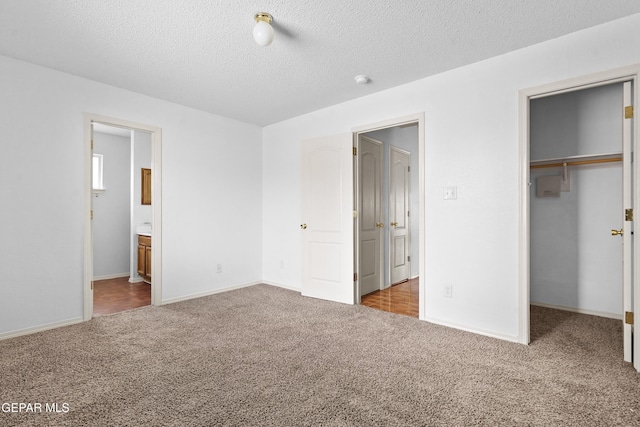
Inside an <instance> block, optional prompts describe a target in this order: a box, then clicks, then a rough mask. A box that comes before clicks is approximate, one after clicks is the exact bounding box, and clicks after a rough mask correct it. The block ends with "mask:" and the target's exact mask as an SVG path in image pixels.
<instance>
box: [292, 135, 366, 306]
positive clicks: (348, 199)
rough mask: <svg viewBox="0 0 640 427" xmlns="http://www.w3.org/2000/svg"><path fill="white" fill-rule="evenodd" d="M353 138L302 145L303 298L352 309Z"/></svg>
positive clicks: (306, 142)
mask: <svg viewBox="0 0 640 427" xmlns="http://www.w3.org/2000/svg"><path fill="white" fill-rule="evenodd" d="M352 144H353V142H352V135H351V134H343V135H336V136H329V137H323V138H316V139H312V140H306V141H302V147H301V152H302V159H301V160H302V161H301V167H302V171H301V172H302V176H301V178H302V179H301V181H302V197H301V198H302V210H301V213H302V222H301V225H300V227H301V233H302V295H304V296H309V297H314V298H321V299H326V300H330V301H336V302H342V303H347V304H353V303H354V288H353V287H354V277H353V275H354V267H353V245H354V239H353V188H354V187H353V149H352V147H353V145H352Z"/></svg>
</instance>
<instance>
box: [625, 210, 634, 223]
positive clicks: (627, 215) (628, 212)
mask: <svg viewBox="0 0 640 427" xmlns="http://www.w3.org/2000/svg"><path fill="white" fill-rule="evenodd" d="M624 220H625V221H633V209H625V210H624Z"/></svg>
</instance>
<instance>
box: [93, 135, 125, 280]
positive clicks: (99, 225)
mask: <svg viewBox="0 0 640 427" xmlns="http://www.w3.org/2000/svg"><path fill="white" fill-rule="evenodd" d="M93 144H94V145H93V152H94V153H95V154H102V161H103V184H104V187H105V188H106V191H105V192H104V193H101V194H95V195H94V196H93V278H94V280H100V279H101V278H110V277H115V276H122V275H127V274H128V273H129V260H130V256H131V254H130V244H129V242H130V237H129V233H130V228H131V227H130V224H129V222H130V219H129V218H130V212H131V206H130V203H131V138H129V137H123V136H117V135H109V134H105V133H99V132H94V134H93Z"/></svg>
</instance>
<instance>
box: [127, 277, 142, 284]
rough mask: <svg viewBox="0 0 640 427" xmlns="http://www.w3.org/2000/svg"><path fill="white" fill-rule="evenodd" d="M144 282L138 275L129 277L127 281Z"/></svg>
mask: <svg viewBox="0 0 640 427" xmlns="http://www.w3.org/2000/svg"><path fill="white" fill-rule="evenodd" d="M140 282H144V279H143V278H142V277H140V276H138V277H129V283H140Z"/></svg>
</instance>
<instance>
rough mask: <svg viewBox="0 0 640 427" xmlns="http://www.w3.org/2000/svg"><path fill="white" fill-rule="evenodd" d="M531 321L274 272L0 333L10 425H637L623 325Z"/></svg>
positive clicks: (639, 405)
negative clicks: (354, 292)
mask: <svg viewBox="0 0 640 427" xmlns="http://www.w3.org/2000/svg"><path fill="white" fill-rule="evenodd" d="M531 323H532V338H533V342H532V343H531V345H529V346H524V345H520V344H514V343H509V342H505V341H501V340H497V339H492V338H488V337H484V336H479V335H475V334H471V333H467V332H463V331H459V330H455V329H451V328H446V327H442V326H438V325H434V324H430V323H427V322H422V321H419V320H417V319H413V318H409V317H405V316H401V315H395V314H391V313H386V312H382V311H377V310H374V309H371V308H368V307H364V306H349V305H342V304H336V303H331V302H326V301H319V300H315V299H311V298H304V297H302V296H300V294H298V293H296V292H292V291H288V290H284V289H279V288H275V287H271V286H267V285H258V286H253V287H249V288H244V289H239V290H235V291H231V292H226V293H222V294H217V295H212V296H209V297H204V298H198V299H194V300H189V301H184V302H180V303H175V304H170V305H165V306H161V307H153V306H149V307H143V308H140V309H136V310H131V311H126V312H122V313H117V314H114V315H109V316H103V317H99V318H94V319H92V320H91V321H90V322H85V323H82V324H78V325H73V326H68V327H64V328H59V329H54V330H50V331H46V332H41V333H37V334H32V335H29V336H23V337H17V338H12V339H7V340H4V341H0V403H1V404H2V412H0V425H2V426H12V425H25V426H31V425H33V426H44V425H55V426H85V425H87V426H137V425H150V426H151V425H153V426H165V425H166V426H192V425H193V426H218V425H219V426H316V425H323V426H474V425H491V426H494V425H509V426H511V425H541V426H542V425H544V426H549V425H557V426H616V425H620V426H632V425H636V426H637V425H640V375H638V374H637V373H636V372H635V370H634V369H633V367H632V366H631V365H630V364H627V363H624V362H623V361H622V342H621V340H622V330H621V326H620V323H621V322H619V321H615V320H610V319H604V318H598V317H593V316H586V315H580V314H575V313H569V312H561V311H556V310H551V309H545V308H539V307H532V320H531ZM12 403H13V404H15V405H12ZM19 403H23V404H31V411H29V407H28V406H27V407H25V408H23V410H22V412H17V411H18V408H19V406H18V404H19ZM37 404H40V405H41V406H42V407H41V410H40V411H38V410H36V408H37V406H36V405H37ZM46 405H49V406H46ZM54 405H55V406H54ZM13 409H15V410H16V411H13ZM56 411H57V412H56Z"/></svg>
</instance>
